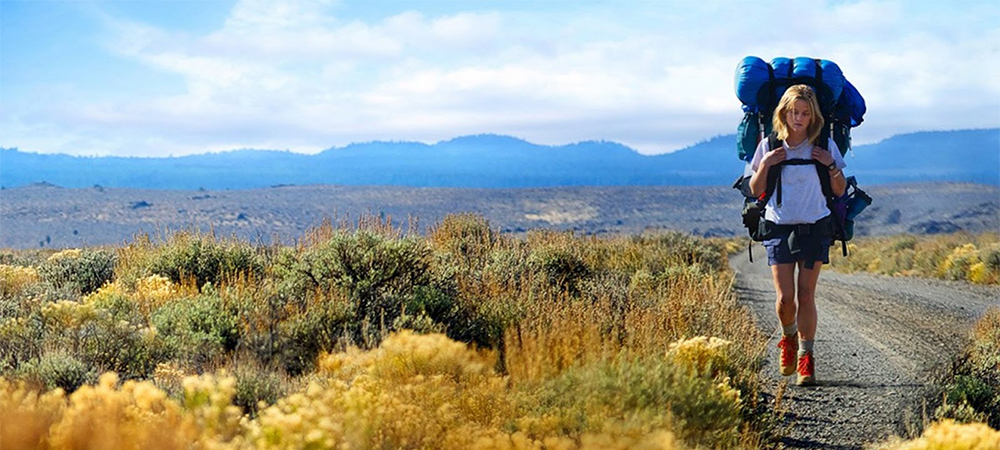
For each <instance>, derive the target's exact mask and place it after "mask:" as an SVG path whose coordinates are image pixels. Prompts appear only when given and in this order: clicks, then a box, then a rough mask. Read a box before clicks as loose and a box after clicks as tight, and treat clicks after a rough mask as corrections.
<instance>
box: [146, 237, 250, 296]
mask: <svg viewBox="0 0 1000 450" xmlns="http://www.w3.org/2000/svg"><path fill="white" fill-rule="evenodd" d="M150 271H151V272H152V273H154V274H157V275H162V276H165V277H167V278H170V280H171V281H173V282H174V283H182V282H185V281H189V280H193V281H194V283H195V284H196V285H197V286H199V287H200V286H203V285H205V283H213V284H218V283H219V281H221V280H222V279H223V278H225V277H227V276H235V275H250V276H260V275H262V274H263V272H264V264H263V262H262V261H261V258H260V257H259V256H258V255H257V253H256V252H254V250H253V248H252V247H250V246H248V245H241V244H238V243H222V242H217V241H216V240H215V239H214V238H211V237H203V236H189V235H178V236H175V238H174V239H173V240H172V241H171V242H169V243H168V244H167V245H165V246H164V247H162V248H161V249H160V250H159V253H158V254H157V255H156V257H155V258H154V259H153V262H152V263H151V265H150Z"/></svg>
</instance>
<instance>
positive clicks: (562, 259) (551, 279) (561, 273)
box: [528, 247, 592, 294]
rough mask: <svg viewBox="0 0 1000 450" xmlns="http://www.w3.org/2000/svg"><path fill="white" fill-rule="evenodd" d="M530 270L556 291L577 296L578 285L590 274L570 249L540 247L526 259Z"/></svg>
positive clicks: (585, 264) (580, 258)
mask: <svg viewBox="0 0 1000 450" xmlns="http://www.w3.org/2000/svg"><path fill="white" fill-rule="evenodd" d="M528 265H529V267H531V269H532V270H533V271H534V272H536V273H540V274H542V275H543V277H544V278H545V280H546V281H547V282H548V283H549V285H550V286H553V287H554V288H556V290H558V291H566V292H569V293H571V294H579V292H580V283H582V282H583V281H584V280H585V279H586V278H587V277H589V276H590V275H591V273H592V271H591V269H590V267H588V266H587V263H586V262H585V261H584V260H583V258H582V257H580V256H578V255H577V254H575V253H573V251H572V249H566V248H558V247H542V248H538V249H535V250H534V251H533V252H532V253H531V256H529V257H528Z"/></svg>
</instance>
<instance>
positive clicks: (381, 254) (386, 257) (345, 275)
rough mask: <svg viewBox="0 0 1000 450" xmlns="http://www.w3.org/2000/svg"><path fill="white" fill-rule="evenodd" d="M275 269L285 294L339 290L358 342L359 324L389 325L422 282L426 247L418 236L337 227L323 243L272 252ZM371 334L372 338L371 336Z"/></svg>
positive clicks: (425, 283)
mask: <svg viewBox="0 0 1000 450" xmlns="http://www.w3.org/2000/svg"><path fill="white" fill-rule="evenodd" d="M276 266H277V267H276V269H275V272H276V273H277V276H278V277H280V278H281V279H282V286H283V287H282V290H283V292H286V293H288V294H289V295H291V296H306V295H310V294H313V293H316V292H321V293H326V292H342V293H344V294H346V296H347V297H348V298H349V299H350V301H351V303H352V304H353V305H354V315H355V319H356V321H357V326H358V329H357V330H356V332H357V333H358V336H357V337H358V338H359V339H358V340H359V343H365V342H369V341H371V343H377V342H379V339H378V337H377V336H361V334H362V328H365V327H368V328H369V329H370V330H376V329H381V328H382V327H383V325H388V324H391V323H393V321H395V319H396V318H397V317H399V315H400V314H402V311H403V305H405V304H406V303H407V302H409V301H411V300H412V299H413V297H414V291H415V289H416V288H417V287H420V286H428V285H429V284H430V281H431V277H430V249H429V248H428V247H427V245H426V243H425V242H424V241H423V240H421V239H416V238H390V237H387V236H385V235H383V234H380V233H375V232H372V231H367V230H359V231H355V232H346V231H342V230H339V231H337V232H335V233H334V234H333V236H332V237H331V238H330V239H328V240H327V241H326V242H323V243H320V244H319V245H316V246H314V247H310V248H305V249H302V250H301V251H299V252H284V253H282V254H281V255H279V256H278V258H277V262H276ZM372 338H374V339H372Z"/></svg>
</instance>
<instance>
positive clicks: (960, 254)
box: [830, 233, 1000, 284]
mask: <svg viewBox="0 0 1000 450" xmlns="http://www.w3.org/2000/svg"><path fill="white" fill-rule="evenodd" d="M838 245H839V244H838ZM838 249H839V247H838V246H834V247H833V248H832V250H831V252H830V256H831V261H832V263H833V268H834V269H836V270H840V271H844V272H871V273H878V274H883V275H892V276H918V277H925V278H939V279H944V280H955V281H968V282H971V283H975V284H1000V235H998V234H996V233H983V234H975V235H973V234H966V233H957V234H947V235H933V236H913V235H900V236H891V237H877V238H876V237H871V238H858V239H855V240H854V241H852V242H851V243H850V244H848V253H849V256H848V257H846V258H844V257H842V256H841V254H840V252H839V250H838Z"/></svg>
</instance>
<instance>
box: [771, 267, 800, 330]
mask: <svg viewBox="0 0 1000 450" xmlns="http://www.w3.org/2000/svg"><path fill="white" fill-rule="evenodd" d="M771 277H772V278H773V281H774V292H775V294H776V295H777V299H776V301H775V303H774V309H775V312H777V314H778V321H779V322H780V323H781V325H782V326H784V325H788V324H790V323H792V322H795V313H796V307H795V264H775V265H773V266H771Z"/></svg>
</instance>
